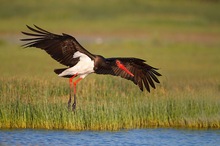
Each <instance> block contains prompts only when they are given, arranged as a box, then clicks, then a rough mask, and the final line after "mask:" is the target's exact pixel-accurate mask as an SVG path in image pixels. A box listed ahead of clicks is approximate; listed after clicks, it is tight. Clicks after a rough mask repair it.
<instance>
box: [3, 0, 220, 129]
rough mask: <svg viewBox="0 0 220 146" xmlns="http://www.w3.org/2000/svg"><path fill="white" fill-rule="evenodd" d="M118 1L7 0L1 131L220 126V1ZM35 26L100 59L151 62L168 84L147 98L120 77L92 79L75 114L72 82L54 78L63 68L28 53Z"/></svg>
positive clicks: (85, 83)
mask: <svg viewBox="0 0 220 146" xmlns="http://www.w3.org/2000/svg"><path fill="white" fill-rule="evenodd" d="M117 2H118V1H114V0H113V1H111V2H109V3H108V4H107V3H106V2H102V1H99V0H97V1H92V2H90V1H88V4H87V5H86V6H85V4H84V3H81V2H78V1H69V0H67V1H66V3H63V2H60V1H55V2H54V3H53V5H51V3H50V1H46V2H45V1H44V5H43V6H42V3H41V2H39V1H14V2H13V5H11V2H8V1H3V2H1V6H0V8H1V9H0V16H1V19H0V22H1V23H0V50H1V53H0V73H1V76H0V107H1V108H0V128H46V129H71V130H90V129H91V130H118V129H122V128H143V127H186V128H220V100H219V99H220V76H219V74H220V68H219V65H220V63H219V62H220V57H219V54H220V49H219V48H220V42H219V40H220V29H219V28H220V27H219V26H220V19H219V18H220V17H219V13H218V11H219V7H220V5H219V2H218V1H217V2H210V1H200V0H198V1H193V2H191V1H190V2H187V1H175V2H174V1H167V2H163V1H160V0H157V1H151V2H148V1H142V0H140V1H135V2H133V1H130V2H127V3H124V2H123V1H122V2H123V7H121V6H122V5H121V4H120V5H117ZM134 5H135V7H134ZM15 10H17V11H15ZM58 10H59V11H58ZM61 18H62V19H61ZM33 23H34V24H38V25H39V26H41V27H43V28H45V29H48V30H50V31H55V32H56V33H61V32H65V33H70V34H72V35H74V36H76V37H77V39H78V40H79V42H80V43H81V44H82V45H83V46H84V47H85V48H87V49H88V50H89V51H91V52H93V53H95V54H102V55H103V56H105V57H112V56H122V57H124V56H129V57H130V56H133V57H138V58H143V59H146V60H147V63H149V64H150V65H152V66H155V67H158V68H160V70H159V72H160V73H161V74H162V75H163V76H162V77H160V78H159V79H160V80H161V84H157V85H156V86H157V89H156V90H152V92H151V93H147V92H146V91H144V92H141V91H139V89H138V87H137V86H135V85H134V84H133V83H131V82H129V81H127V80H124V79H121V78H116V77H111V76H97V75H90V76H88V77H86V78H85V79H84V80H83V81H82V82H80V83H79V85H78V87H77V92H78V93H77V101H78V103H77V109H76V112H74V113H73V112H69V111H68V109H67V101H68V97H69V87H68V80H67V79H63V78H59V77H57V76H56V75H55V74H54V73H53V69H54V68H62V67H63V66H62V65H60V64H59V63H57V62H56V61H54V60H53V59H51V58H50V57H49V56H48V55H47V54H46V53H45V52H43V51H41V50H37V49H22V48H21V47H20V45H21V42H20V41H19V39H20V38H22V37H23V36H22V35H21V34H20V31H21V30H22V31H25V30H26V28H25V24H30V25H31V24H33ZM9 24H16V25H9ZM97 40H101V41H97Z"/></svg>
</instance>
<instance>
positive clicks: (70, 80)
mask: <svg viewBox="0 0 220 146" xmlns="http://www.w3.org/2000/svg"><path fill="white" fill-rule="evenodd" d="M76 76H77V74H75V75H73V76H72V77H71V78H69V85H70V97H69V101H68V109H69V108H70V105H71V100H72V90H71V89H72V82H73V78H75V77H76ZM74 96H75V95H74Z"/></svg>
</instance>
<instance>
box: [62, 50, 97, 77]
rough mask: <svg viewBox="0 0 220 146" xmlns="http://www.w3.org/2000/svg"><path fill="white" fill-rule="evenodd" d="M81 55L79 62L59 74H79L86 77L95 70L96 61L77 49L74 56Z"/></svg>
mask: <svg viewBox="0 0 220 146" xmlns="http://www.w3.org/2000/svg"><path fill="white" fill-rule="evenodd" d="M76 57H79V62H78V63H77V64H76V65H75V66H73V67H71V68H68V69H66V70H65V71H63V72H62V73H61V74H59V75H58V76H66V75H75V74H77V75H79V76H80V78H84V77H86V76H87V75H88V74H90V73H93V72H94V61H93V60H91V59H90V58H89V57H88V56H86V55H85V54H82V53H80V52H79V51H77V52H76V53H75V54H74V55H73V58H76Z"/></svg>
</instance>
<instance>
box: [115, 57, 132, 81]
mask: <svg viewBox="0 0 220 146" xmlns="http://www.w3.org/2000/svg"><path fill="white" fill-rule="evenodd" d="M116 65H117V66H118V68H120V69H122V70H124V71H125V72H126V73H128V74H129V75H131V76H132V77H133V76H134V74H132V73H131V72H130V71H129V70H128V69H127V68H126V67H125V66H124V64H122V63H121V61H120V60H118V59H117V60H116Z"/></svg>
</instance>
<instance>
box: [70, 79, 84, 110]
mask: <svg viewBox="0 0 220 146" xmlns="http://www.w3.org/2000/svg"><path fill="white" fill-rule="evenodd" d="M80 80H82V78H78V79H77V80H76V81H75V82H74V83H73V85H74V101H73V104H72V111H74V110H75V109H76V84H77V83H78V82H79V81H80Z"/></svg>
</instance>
